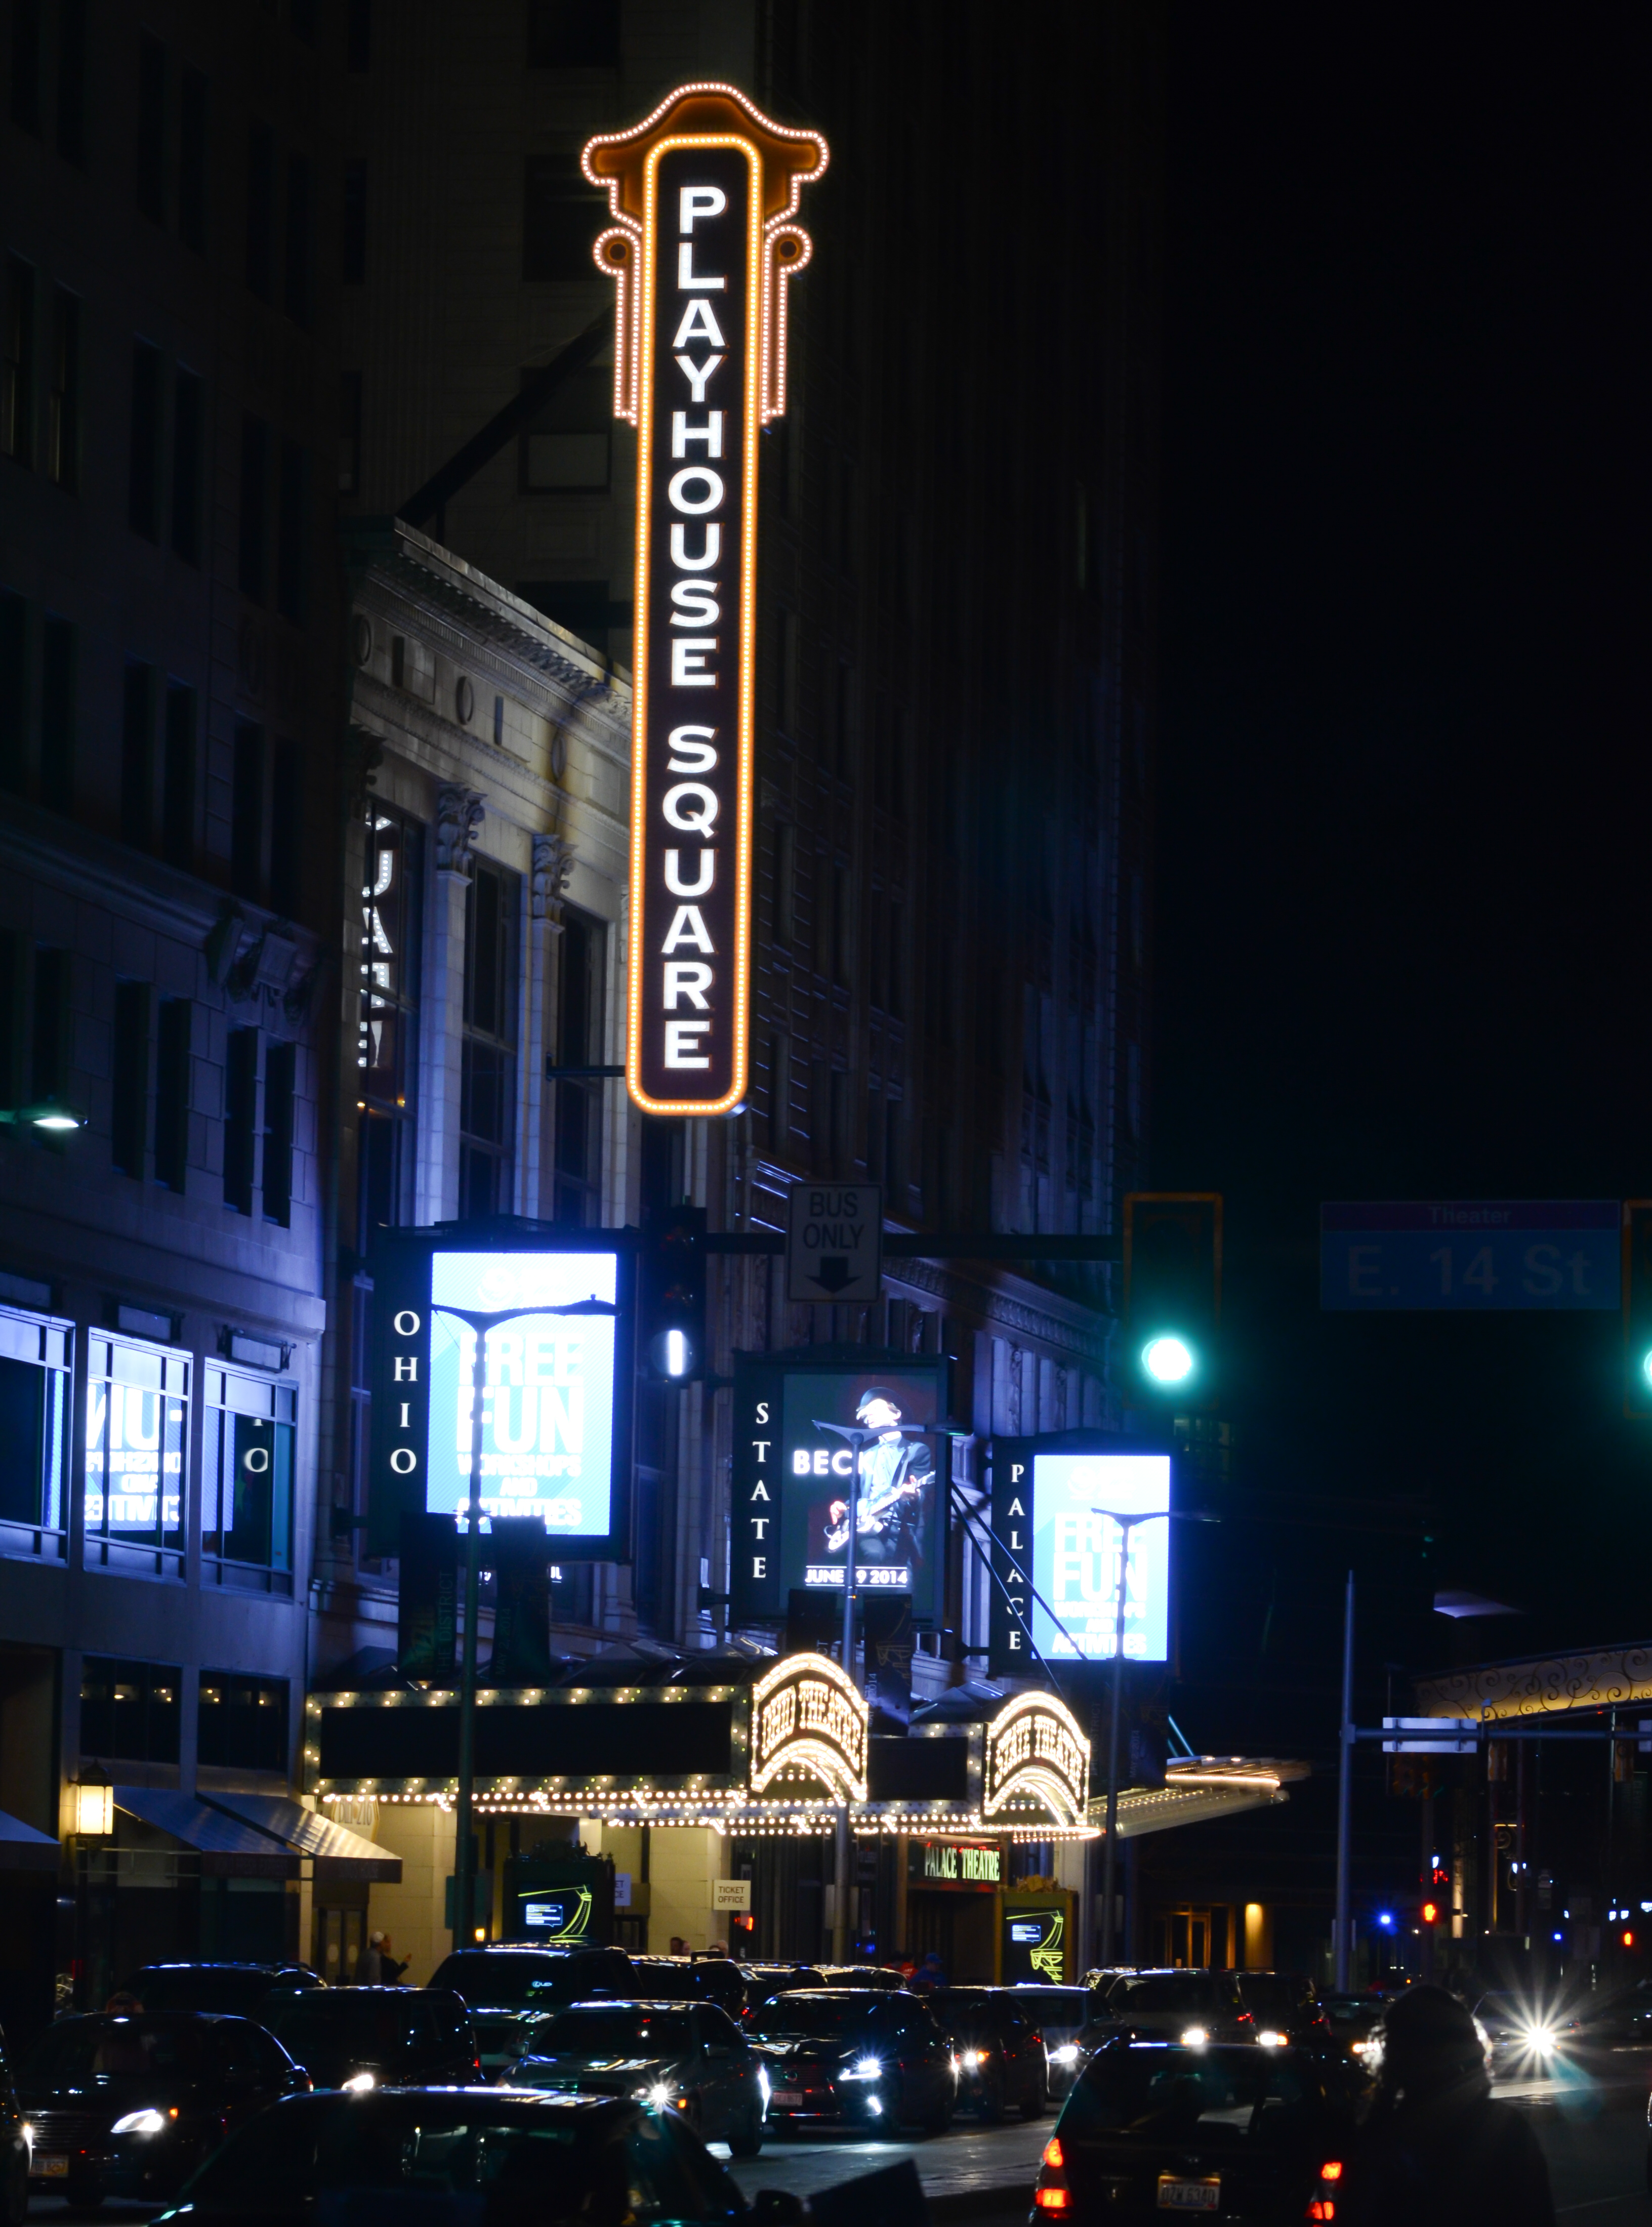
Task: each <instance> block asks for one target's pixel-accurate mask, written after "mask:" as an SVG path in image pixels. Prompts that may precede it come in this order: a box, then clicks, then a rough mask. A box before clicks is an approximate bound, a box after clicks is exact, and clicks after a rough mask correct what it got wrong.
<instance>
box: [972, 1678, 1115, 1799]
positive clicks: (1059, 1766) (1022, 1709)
mask: <svg viewBox="0 0 1652 2227" xmlns="http://www.w3.org/2000/svg"><path fill="white" fill-rule="evenodd" d="M1029 1717H1030V1718H1032V1719H1034V1720H1035V1725H1034V1727H1033V1729H1032V1732H1031V1736H1030V1740H1029V1742H1028V1743H1027V1746H1026V1749H1025V1752H1022V1742H1021V1737H1020V1733H1019V1731H1018V1727H1019V1726H1021V1725H1022V1723H1023V1722H1024V1720H1026V1719H1027V1718H1029ZM1040 1719H1042V1720H1044V1721H1046V1722H1048V1723H1053V1724H1054V1725H1055V1726H1056V1727H1057V1728H1058V1737H1056V1738H1054V1739H1051V1740H1049V1741H1048V1742H1041V1740H1040V1739H1039V1735H1038V1731H1037V1728H1036V1720H1040ZM1068 1741H1070V1742H1071V1743H1072V1745H1073V1746H1074V1747H1075V1749H1076V1750H1077V1752H1078V1756H1079V1758H1080V1763H1079V1768H1078V1769H1077V1770H1076V1771H1075V1770H1073V1769H1072V1768H1071V1767H1070V1765H1068V1764H1066V1762H1065V1761H1064V1758H1062V1755H1061V1754H1060V1752H1059V1750H1060V1749H1061V1747H1062V1745H1063V1744H1064V1743H1065V1742H1068ZM1011 1742H1013V1744H1014V1751H1015V1752H1012V1753H1011V1756H1010V1757H1009V1758H1008V1760H1007V1761H1006V1760H1005V1753H1004V1751H1005V1745H1006V1744H1009V1743H1011ZM1052 1747H1053V1748H1055V1749H1056V1750H1057V1751H1058V1752H1056V1753H1052V1752H1050V1750H1051V1748H1052ZM1089 1784H1090V1743H1089V1741H1088V1739H1086V1738H1085V1736H1084V1732H1083V1728H1082V1726H1081V1725H1080V1723H1079V1721H1078V1719H1077V1718H1076V1717H1075V1715H1074V1714H1073V1713H1072V1711H1071V1710H1070V1709H1069V1708H1068V1707H1067V1705H1066V1703H1065V1702H1064V1701H1057V1700H1056V1696H1055V1695H1054V1694H1017V1695H1016V1698H1015V1699H1014V1701H1011V1702H1008V1703H1007V1704H1006V1705H1005V1707H1003V1708H1002V1709H1000V1710H999V1711H998V1714H997V1716H995V1717H994V1718H993V1720H992V1723H991V1724H990V1725H988V1726H987V1728H986V1742H985V1764H984V1769H983V1771H982V1777H981V1815H983V1816H984V1817H996V1816H998V1815H1001V1814H1002V1813H1003V1812H1004V1811H1005V1810H1006V1809H1020V1810H1025V1809H1033V1808H1039V1809H1044V1810H1046V1811H1047V1812H1048V1813H1049V1815H1051V1816H1052V1817H1055V1818H1056V1819H1058V1820H1059V1821H1060V1822H1061V1823H1062V1824H1063V1825H1081V1824H1082V1823H1084V1822H1085V1804H1086V1803H1087V1801H1088V1797H1089Z"/></svg>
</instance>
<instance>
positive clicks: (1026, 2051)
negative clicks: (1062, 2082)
mask: <svg viewBox="0 0 1652 2227" xmlns="http://www.w3.org/2000/svg"><path fill="white" fill-rule="evenodd" d="M924 2000H925V2001H926V2003H927V2005H928V2009H929V2011H930V2013H931V2014H932V2015H933V2017H934V2021H935V2024H936V2025H937V2026H939V2027H940V2028H941V2032H942V2033H944V2034H945V2035H946V2037H947V2040H948V2041H949V2042H951V2044H952V2051H953V2055H954V2057H955V2058H957V2060H958V2108H959V2109H960V2110H961V2111H973V2112H974V2114H975V2115H976V2117H977V2118H979V2119H980V2120H982V2121H983V2122H985V2123H986V2124H987V2125H989V2126H990V2125H992V2124H994V2123H995V2122H997V2121H998V2120H999V2119H1001V2118H1002V2117H1003V2116H1004V2114H1005V2111H1006V2110H1008V2109H1010V2107H1011V2105H1012V2104H1013V2105H1014V2106H1015V2108H1016V2109H1017V2110H1018V2111H1019V2112H1020V2114H1021V2115H1022V2117H1023V2118H1024V2119H1042V2118H1043V2115H1044V2113H1045V2112H1046V2111H1047V2110H1048V2109H1049V2064H1048V2063H1047V2061H1046V2059H1045V2056H1044V2037H1043V2033H1042V2032H1040V2030H1039V2028H1038V2026H1037V2024H1036V2020H1034V2019H1033V2017H1032V2016H1031V2015H1030V2013H1029V2011H1028V2010H1027V2009H1026V2007H1024V2005H1022V2004H1020V2003H1017V2001H1016V2000H1015V1993H1014V1990H1013V1989H1012V1988H936V1990H935V1992H934V1994H932V1995H928V1996H926V1997H925V1999H924Z"/></svg>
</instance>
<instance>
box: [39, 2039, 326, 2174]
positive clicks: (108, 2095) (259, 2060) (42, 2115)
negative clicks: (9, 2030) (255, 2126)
mask: <svg viewBox="0 0 1652 2227" xmlns="http://www.w3.org/2000/svg"><path fill="white" fill-rule="evenodd" d="M309 2084H310V2083H309V2076H308V2074H307V2073H306V2072H304V2071H303V2069H302V2068H301V2067H300V2066H299V2065H297V2064H295V2063H294V2061H293V2059H292V2058H291V2056H290V2054H289V2052H287V2051H286V2050H285V2049H284V2047H283V2046H282V2045H281V2044H280V2043H279V2042H278V2041H277V2040H276V2039H275V2038H274V2036H273V2035H271V2034H270V2033H268V2032H265V2028H264V2027H263V2026H259V2025H258V2024H256V2023H255V2022H254V2021H253V2020H251V2019H245V2018H232V2017H229V2016H227V2015H225V2014H221V2013H211V2012H200V2011H144V2012H143V2013H133V2014H131V2016H125V2017H123V2016H120V2015H118V2014H112V2013H107V2012H96V2013H91V2014H89V2015H87V2016H85V2017H80V2018H66V2019H60V2020H58V2021H57V2023H56V2024H55V2025H54V2026H48V2028H47V2030H46V2032H44V2033H43V2034H42V2035H41V2037H40V2039H39V2040H38V2041H36V2042H35V2045H34V2046H33V2047H32V2048H31V2049H30V2050H29V2052H28V2053H27V2054H26V2055H25V2057H24V2058H23V2059H22V2063H21V2064H19V2066H18V2069H17V2100H18V2102H19V2103H20V2104H21V2105H22V2111H23V2114H24V2115H25V2116H26V2117H27V2119H28V2122H29V2128H30V2130H31V2133H32V2135H33V2145H32V2154H31V2156H30V2159H29V2179H30V2181H31V2183H32V2185H33V2186H35V2188H37V2189H41V2190H47V2189H49V2190H52V2191H54V2192H58V2193H61V2194H63V2195H66V2196H67V2198H68V2199H69V2202H70V2203H71V2205H97V2204H100V2203H102V2201H103V2199H104V2198H105V2197H108V2196H118V2197H129V2198H142V2199H144V2200H146V2201H148V2202H150V2203H154V2202H156V2201H159V2200H160V2199H161V2198H164V2197H168V2196H170V2195H172V2194H174V2193H175V2192H176V2191H177V2190H178V2189H180V2188H181V2187H182V2186H183V2183H184V2182H185V2181H186V2180H187V2179H188V2177H189V2175H190V2174H191V2173H194V2172H195V2169H196V2167H197V2166H200V2165H201V2163H202V2161H203V2160H205V2159H206V2158H207V2157H209V2156H210V2155H211V2154H212V2153H213V2152H214V2150H215V2149H216V2148H217V2147H218V2146H219V2144H220V2142H221V2141H223V2140H224V2138H225V2136H226V2134H228V2133H231V2132H233V2130H234V2129H235V2128H237V2127H239V2126H240V2125H241V2124H243V2123H244V2122H246V2120H248V2119H251V2118H252V2117H254V2116H256V2115H257V2114H258V2112H260V2111H262V2110H264V2109H266V2107H267V2106H268V2105H270V2104H271V2103H276V2102H277V2101H278V2100H279V2099H280V2098H281V2097H282V2096H290V2095H293V2094H295V2093H298V2092H300V2091H303V2090H308V2089H309Z"/></svg>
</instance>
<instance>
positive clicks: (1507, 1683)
mask: <svg viewBox="0 0 1652 2227" xmlns="http://www.w3.org/2000/svg"><path fill="white" fill-rule="evenodd" d="M1416 1690H1417V1705H1418V1708H1419V1712H1420V1713H1421V1714H1422V1715H1424V1716H1426V1717H1477V1718H1478V1719H1479V1720H1480V1721H1481V1723H1482V1724H1501V1723H1505V1722H1513V1721H1515V1720H1520V1719H1525V1718H1529V1717H1550V1716H1565V1715H1568V1714H1570V1713H1572V1712H1573V1711H1575V1710H1579V1709H1609V1708H1617V1707H1623V1706H1625V1705H1626V1704H1630V1703H1643V1702H1652V1644H1642V1645H1637V1646H1630V1647H1603V1648H1598V1649H1596V1650H1594V1651H1593V1652H1591V1653H1590V1654H1587V1655H1547V1656H1534V1657H1533V1658H1532V1659H1531V1660H1530V1661H1528V1662H1484V1663H1480V1664H1478V1665H1477V1666H1476V1667H1475V1668H1474V1669H1469V1670H1451V1671H1447V1672H1445V1673H1444V1674H1443V1675H1440V1676H1438V1677H1436V1678H1419V1680H1418V1681H1417V1689H1416Z"/></svg>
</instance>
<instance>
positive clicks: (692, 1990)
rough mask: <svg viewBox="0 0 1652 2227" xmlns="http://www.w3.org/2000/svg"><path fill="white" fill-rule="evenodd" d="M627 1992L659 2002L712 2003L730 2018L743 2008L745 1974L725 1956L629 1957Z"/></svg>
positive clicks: (735, 2016) (744, 2001)
mask: <svg viewBox="0 0 1652 2227" xmlns="http://www.w3.org/2000/svg"><path fill="white" fill-rule="evenodd" d="M630 1991H631V1994H633V1995H634V1996H635V1998H636V1999H637V2000H639V2001H641V2000H642V1999H643V1998H644V1997H647V1999H648V2000H651V2001H654V2002H661V2003H715V2004H716V2005H717V2007H718V2009H719V2010H723V2011H726V2012H727V2013H728V2014H729V2016H730V2018H738V2017H739V2015H740V2013H741V2012H742V2011H743V2009H744V2008H745V2007H746V1981H745V1975H744V1974H743V1972H742V1971H741V1969H740V1967H739V1966H738V1965H737V1963H735V1962H732V1961H731V1959H730V1958H729V1957H727V1956H633V1957H632V1959H631V1983H630Z"/></svg>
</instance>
